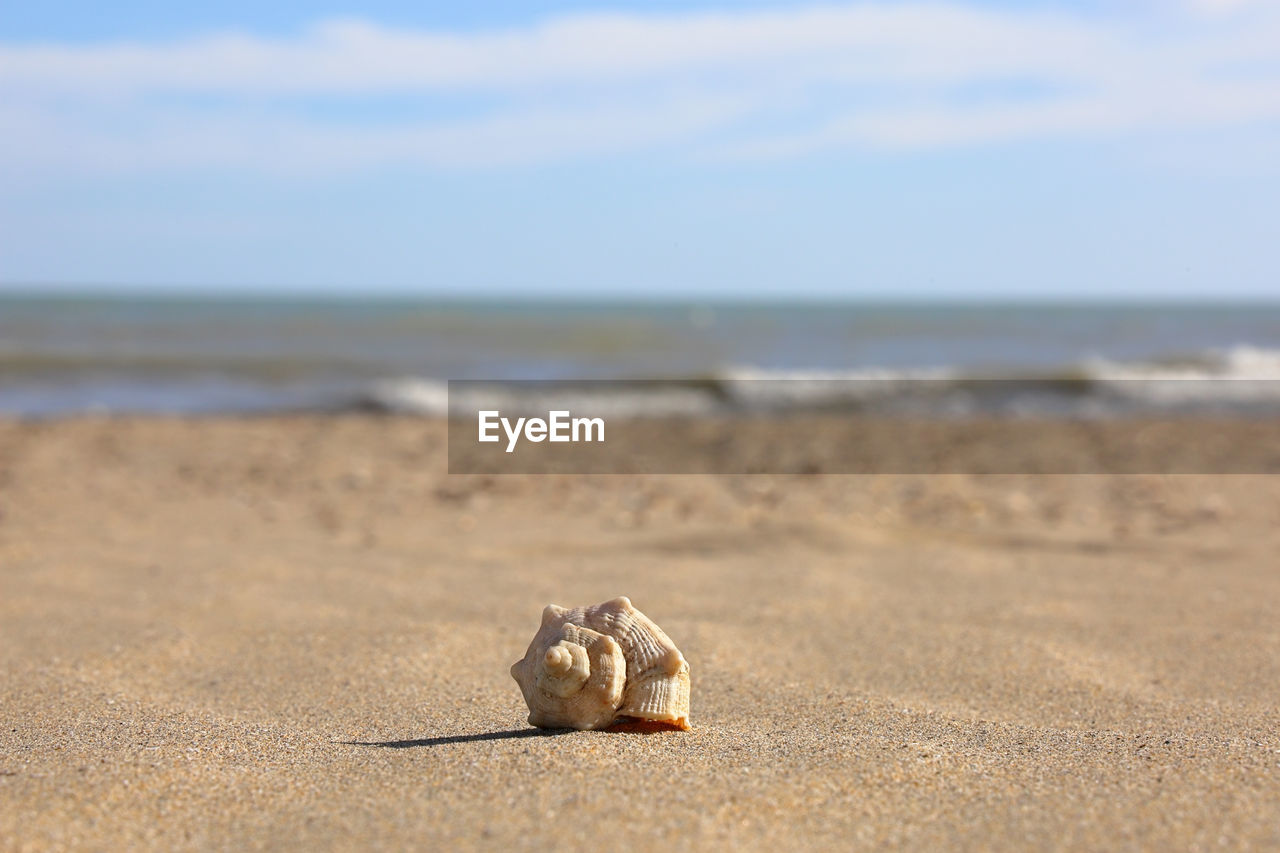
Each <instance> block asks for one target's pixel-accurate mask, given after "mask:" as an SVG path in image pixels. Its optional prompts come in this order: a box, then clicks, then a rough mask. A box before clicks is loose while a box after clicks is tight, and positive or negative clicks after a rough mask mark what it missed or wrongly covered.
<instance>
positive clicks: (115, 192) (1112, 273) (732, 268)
mask: <svg viewBox="0 0 1280 853" xmlns="http://www.w3.org/2000/svg"><path fill="white" fill-rule="evenodd" d="M1277 151H1280V10H1278V9H1277V8H1276V6H1275V4H1274V3H1269V2H1262V0H1257V1H1256V2H1249V0H1187V2H1178V0H1172V2H1160V3H1157V2H1150V3H1145V2H1141V0H1131V2H1119V0H1115V2H1108V0H1098V2H1092V3H1076V4H1062V3H1052V2H1032V3H1014V2H985V3H984V2H977V0H936V2H928V3H902V2H894V3H890V2H880V3H852V4H848V3H833V4H819V5H815V4H797V3H777V2H765V1H764V0H739V2H730V1H729V0H726V1H725V2H720V3H717V4H712V5H703V6H700V5H698V4H693V3H674V2H648V3H644V4H630V5H626V4H622V5H610V6H601V5H598V4H587V3H582V2H567V0H566V1H565V2H557V3H530V2H524V3H514V2H512V3H487V4H448V5H445V4H405V3H396V2H389V0H388V2H381V3H372V4H369V3H366V4H363V5H362V6H361V7H360V8H358V9H357V8H353V7H349V6H345V5H342V4H340V3H338V2H330V3H276V4H261V5H260V4H250V3H242V2H229V3H223V4H218V5H217V6H216V8H213V4H210V7H209V8H204V9H198V8H197V9H191V8H185V7H184V5H183V4H171V3H170V4H160V3H128V2H125V3H115V4H111V9H110V12H109V13H108V12H106V11H103V10H102V9H101V8H100V5H99V4H88V3H45V4H30V3H28V4H17V3H11V2H4V3H3V4H0V181H3V183H4V186H5V187H6V189H5V191H4V193H3V194H0V234H3V236H2V237H0V288H6V289H11V290H13V289H22V290H30V289H33V288H70V289H85V288H89V287H121V286H123V287H131V288H143V289H165V290H173V291H178V292H186V291H196V290H198V291H201V292H228V293H232V292H234V293H244V292H261V291H265V290H275V291H286V292H303V293H313V292H315V293H337V292H341V293H365V292H384V293H400V294H430V295H458V296H463V295H484V294H491V295H507V294H512V295H520V296H539V295H575V296H590V297H611V296H621V297H643V296H685V295H697V296H700V297H713V296H729V297H750V296H778V295H796V296H815V297H850V298H891V297H920V298H933V297H1052V298H1060V297H1070V296H1082V297H1090V298H1095V297H1112V296H1118V297H1179V298H1195V297H1224V296H1238V297H1250V296H1263V297H1274V296H1277V295H1280V261H1278V259H1280V250H1277V248H1276V247H1277V246H1280V157H1278V156H1277V155H1276V153H1275V152H1277Z"/></svg>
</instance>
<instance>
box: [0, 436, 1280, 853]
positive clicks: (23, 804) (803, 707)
mask: <svg viewBox="0 0 1280 853" xmlns="http://www.w3.org/2000/svg"><path fill="white" fill-rule="evenodd" d="M1184 428H1185V429H1187V430H1195V429H1196V428H1197V427H1196V426H1195V425H1194V424H1187V425H1185V427H1184ZM445 458H446V447H445V428H444V424H443V423H441V422H439V421H433V420H429V419H418V418H398V417H376V416H360V415H350V416H334V417H321V416H314V417H312V416H308V417H283V416H277V417H263V418H257V419H251V418H231V417H217V418H206V419H181V418H165V417H140V418H105V417H103V418H73V419H67V420H59V421H47V422H35V421H33V422H21V421H5V422H0V659H2V660H3V666H4V679H3V683H2V685H0V722H2V723H3V725H2V726H0V848H3V849H6V850H45V849H102V850H122V849H166V850H167V849H275V848H291V849H324V848H347V849H405V848H420V849H442V846H443V845H458V846H463V847H485V848H491V849H492V848H497V849H543V850H546V849H552V848H554V849H559V850H578V849H581V850H601V849H610V848H615V847H617V848H622V849H640V850H644V849H681V848H683V847H693V848H702V849H713V848H717V847H722V846H723V845H731V846H732V847H734V848H737V849H779V848H782V849H805V848H815V849H820V848H827V849H831V848H837V847H838V848H857V849H869V848H881V849H900V848H906V849H938V848H940V847H942V848H953V849H954V848H960V849H1007V850H1027V849H1080V850H1097V849H1108V850H1127V849H1132V850H1137V849H1148V850H1211V849H1212V850H1217V849H1254V850H1263V849H1276V848H1280V571H1278V570H1277V562H1276V556H1275V555H1276V554H1277V552H1280V478H1278V477H1274V476H1271V477H1264V476H1247V475H1236V476H1228V475H1216V476H1207V475H1206V476H1192V475H1180V476H1142V475H1130V476H1117V475H1106V474H1096V475H1077V476H1050V475H1040V476H1032V475H999V476H964V475H958V474H957V475H953V476H933V477H926V476H908V475H876V476H830V475H822V474H817V475H796V476H775V475H758V476H721V475H712V474H700V475H696V476H695V475H685V476H681V475H662V476H623V475H617V476H585V475H547V476H523V475H522V476H481V475H475V476H456V475H455V476H452V477H451V476H448V475H447V474H446V467H445ZM616 595H627V596H630V598H631V599H632V600H633V601H634V602H635V604H636V605H637V606H638V607H640V608H641V609H642V610H644V611H645V612H646V613H647V614H648V615H649V616H651V617H652V618H653V619H654V620H656V621H657V622H658V624H660V625H661V626H662V627H663V628H664V629H665V630H666V631H667V633H668V634H670V636H671V637H672V638H673V639H674V640H675V642H676V643H677V644H679V646H680V648H681V649H682V650H683V652H684V654H685V656H686V657H687V658H688V660H689V662H690V665H691V668H692V679H693V696H692V705H693V708H692V723H693V729H692V730H691V731H689V732H687V733H676V732H669V733H658V734H634V733H632V734H628V733H601V732H571V733H551V734H548V733H544V732H541V731H539V730H536V729H532V728H529V727H528V726H527V724H526V722H525V715H526V709H525V707H524V703H523V701H522V699H521V697H520V693H519V691H518V689H517V687H516V685H515V683H514V682H513V681H512V679H511V677H510V675H509V674H508V667H509V666H510V665H511V663H512V662H513V661H514V660H516V659H517V658H518V657H520V656H521V655H522V654H523V652H524V649H525V646H526V644H527V643H528V641H529V639H530V638H531V637H532V636H533V633H534V631H535V630H536V628H537V625H538V619H539V614H540V611H541V609H542V607H543V606H544V605H545V604H548V603H552V602H554V603H558V604H562V605H581V604H590V603H595V602H598V601H603V600H605V599H608V598H611V597H613V596H616Z"/></svg>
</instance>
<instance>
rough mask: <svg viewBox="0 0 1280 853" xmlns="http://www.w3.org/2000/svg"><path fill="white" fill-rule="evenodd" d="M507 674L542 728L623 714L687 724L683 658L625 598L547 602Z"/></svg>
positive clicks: (599, 724)
mask: <svg viewBox="0 0 1280 853" xmlns="http://www.w3.org/2000/svg"><path fill="white" fill-rule="evenodd" d="M511 677H512V678H514V679H515V680H516V683H518V684H519V685H520V692H521V693H523V694H524V701H525V703H526V704H527V705H528V706H529V722H530V724H532V725H535V726H538V727H540V728H547V729H553V728H573V729H603V728H607V727H608V726H610V725H612V724H613V723H614V722H617V721H619V720H620V719H621V718H631V719H635V720H644V721H648V722H652V723H660V724H663V725H665V726H670V727H672V728H678V729H688V728H689V664H688V662H687V661H686V660H685V659H684V655H682V654H680V650H679V649H677V648H676V646H675V643H673V642H671V638H670V637H668V636H667V635H666V634H665V633H663V631H662V629H661V628H659V627H658V626H657V625H655V624H654V623H653V620H651V619H650V618H649V617H648V616H645V615H644V614H643V613H641V612H640V611H639V610H636V608H635V607H634V606H632V604H631V600H630V599H628V598H627V597H626V596H620V597H618V598H615V599H613V600H612V601H606V602H604V603H603V604H596V605H594V606H592V607H575V608H574V609H572V610H570V609H568V608H565V607H557V606H556V605H554V604H550V605H548V606H547V607H546V609H545V610H543V611H542V625H541V626H540V627H539V628H538V633H537V634H536V635H535V636H534V638H533V642H531V643H530V644H529V649H528V651H526V652H525V653H524V657H523V658H521V659H520V660H518V661H516V662H515V663H514V664H513V665H512V667H511Z"/></svg>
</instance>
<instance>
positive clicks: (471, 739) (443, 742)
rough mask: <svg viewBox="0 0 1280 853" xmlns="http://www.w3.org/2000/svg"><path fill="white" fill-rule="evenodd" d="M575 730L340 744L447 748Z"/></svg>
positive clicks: (548, 735) (504, 732)
mask: <svg viewBox="0 0 1280 853" xmlns="http://www.w3.org/2000/svg"><path fill="white" fill-rule="evenodd" d="M572 731H573V729H507V730H506V731H498V732H481V733H479V734H474V735H443V736H441V737H426V738H419V739H417V740H383V741H362V740H344V741H340V743H342V744H344V745H345V746H379V747H383V748H385V749H414V748H417V747H420V746H447V745H448V744H451V743H477V742H479V741H485V740H510V739H512V738H525V737H555V736H556V735H563V734H568V733H570V732H572Z"/></svg>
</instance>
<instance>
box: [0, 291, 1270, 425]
mask: <svg viewBox="0 0 1280 853" xmlns="http://www.w3.org/2000/svg"><path fill="white" fill-rule="evenodd" d="M450 379H467V380H491V381H493V382H496V383H498V384H499V385H501V384H502V383H508V384H509V383H512V382H515V381H518V380H553V381H558V382H573V381H579V380H596V381H598V380H610V381H611V383H612V384H611V386H610V387H611V388H612V391H611V392H610V393H611V397H612V398H613V399H614V401H615V403H616V402H618V399H619V398H620V396H621V397H622V398H625V404H624V405H622V408H624V409H626V410H628V411H637V412H639V413H644V412H653V413H661V411H663V410H665V409H671V408H672V407H674V409H677V410H685V409H687V408H689V407H690V406H692V407H693V408H694V409H696V408H697V407H698V406H699V405H702V404H703V403H705V404H706V405H712V404H713V401H719V404H723V403H724V401H725V400H730V401H732V402H733V403H734V404H735V405H737V406H738V407H745V408H750V407H752V406H757V407H758V406H772V407H777V406H779V405H782V406H786V405H793V404H794V405H800V404H812V403H814V402H815V401H821V402H824V403H827V404H830V403H832V402H843V403H848V404H853V403H858V402H860V401H861V402H865V400H866V399H867V396H868V395H867V393H865V391H864V390H858V389H860V388H861V389H865V388H866V387H867V385H868V383H880V384H877V385H875V386H874V387H875V388H876V389H877V390H876V392H875V394H874V395H873V396H877V397H883V396H884V393H883V389H885V388H887V387H890V386H889V385H887V384H884V383H888V382H897V383H898V386H901V384H902V381H904V380H929V381H930V382H931V383H933V386H931V387H936V386H937V385H938V384H939V383H945V384H947V386H948V387H949V388H952V389H953V390H954V389H963V388H966V387H967V388H969V389H970V390H972V389H973V388H975V387H981V386H975V385H974V382H975V381H976V380H990V379H999V380H1000V381H1001V382H1002V383H1005V384H1003V385H1001V386H999V387H1000V388H1001V389H1002V390H1001V393H1000V394H999V395H984V394H976V395H975V394H973V393H969V396H968V399H970V401H972V400H973V399H977V400H978V401H979V403H981V402H982V401H983V400H985V399H987V398H991V399H995V397H997V396H998V397H999V398H1001V399H1005V398H1007V397H1008V392H1009V389H1012V388H1015V387H1016V388H1019V389H1024V390H1026V389H1030V391H1032V392H1035V391H1036V389H1037V388H1038V387H1040V386H1037V383H1042V382H1044V383H1056V384H1055V385H1052V386H1049V385H1046V386H1043V387H1053V388H1056V389H1058V390H1062V389H1065V388H1067V387H1068V385H1069V387H1070V388H1071V389H1072V392H1071V393H1072V396H1073V397H1076V398H1079V400H1078V401H1077V402H1079V403H1080V405H1082V406H1084V405H1085V404H1087V405H1088V406H1093V407H1094V408H1096V403H1097V400H1098V399H1099V398H1100V397H1101V396H1110V397H1112V398H1119V397H1124V398H1126V399H1129V401H1130V403H1131V404H1141V405H1144V406H1152V407H1157V408H1158V407H1160V406H1161V405H1168V404H1169V401H1170V400H1175V402H1177V403H1178V404H1179V405H1185V404H1186V403H1187V399H1188V398H1189V399H1191V400H1192V402H1193V403H1195V405H1207V404H1209V403H1213V404H1214V405H1226V404H1232V400H1236V402H1239V400H1246V401H1247V402H1248V403H1249V404H1250V405H1256V404H1257V403H1258V402H1259V401H1260V400H1262V401H1268V402H1269V404H1270V402H1274V404H1275V406H1276V407H1277V408H1280V393H1275V394H1273V389H1275V388H1280V382H1276V381H1274V380H1280V303H1276V304H1247V305H1246V304H1238V305H1231V304H1219V305H1210V304H1203V305H1185V304H1184V305H1175V304H1158V303H1150V304H1123V305H1111V304H1108V305H1103V304H1068V305H1042V304H951V305H939V304H923V303H920V304H916V303H910V304H908V303H902V304H892V303H821V304H820V303H791V304H777V303H771V304H746V303H743V304H703V303H693V302H690V303H674V302H673V303H643V304H641V303H637V304H617V303H613V304H593V303H586V302H536V303H534V302H529V303H516V302H481V301H475V302H456V301H454V302H443V301H440V302H429V301H412V300H399V301H396V300H386V299H381V300H364V301H362V300H355V299H344V300H338V299H329V300H322V299H241V300H212V299H209V300H197V299H157V298H137V297H114V298H70V297H62V298H39V297H16V296H0V413H5V414H9V415H27V416H57V415H64V414H72V413H78V412H85V411H95V412H101V411H108V412H170V413H175V412H176V413H212V412H267V411H299V410H303V411H315V410H321V411H337V410H345V409H352V408H374V409H385V410H406V411H423V412H441V411H444V407H445V400H446V386H445V385H444V382H445V380H450ZM1104 379H1115V380H1124V381H1125V383H1126V384H1123V385H1116V384H1114V383H1112V385H1111V386H1110V389H1111V390H1110V392H1109V395H1101V394H1096V393H1092V392H1093V391H1094V390H1096V388H1099V389H1100V388H1102V386H1101V385H1096V383H1095V382H1094V381H1095V380H1104ZM1188 379H1191V380H1198V382H1197V383H1196V384H1195V386H1189V385H1169V383H1168V381H1166V380H1179V381H1182V380H1188ZM1241 379H1244V380H1252V381H1251V383H1250V384H1249V385H1248V386H1247V389H1246V386H1242V385H1239V384H1238V383H1237V382H1236V380H1241ZM618 380H643V381H640V382H627V383H621V382H618ZM671 380H696V382H695V383H692V384H689V383H683V384H682V383H678V382H677V383H671V382H670V381H671ZM1015 380H1016V383H1015ZM1084 380H1088V381H1084ZM1157 380H1158V381H1157ZM851 382H855V383H856V382H860V383H862V384H861V385H856V384H853V385H851V384H850V383H851ZM898 386H894V387H898ZM1095 386H1096V388H1095ZM583 387H584V388H591V389H596V390H597V391H598V389H599V388H600V387H601V386H600V384H599V383H598V382H590V383H587V384H585V385H584V386H583ZM915 387H919V386H915ZM1192 387H1194V388H1195V390H1194V391H1190V390H1189V389H1190V388H1192ZM690 388H697V389H702V390H703V391H707V389H710V391H707V394H706V396H705V399H703V402H702V403H699V402H698V401H697V400H694V399H692V398H691V397H690V396H689V393H687V392H688V390H689V389H690ZM1117 388H1122V389H1126V390H1124V391H1122V392H1120V393H1117V392H1116V389H1117ZM851 389H853V390H851ZM1170 389H1172V390H1170ZM1179 389H1181V390H1179ZM1040 390H1041V391H1043V388H1040ZM1041 396H1043V394H1042V395H1041ZM1237 398H1238V399H1237ZM1273 398H1274V399H1273ZM1162 401H1163V402H1162ZM1073 405H1074V403H1073ZM1057 410H1058V409H1055V411H1057ZM1081 410H1082V411H1083V410H1084V409H1081Z"/></svg>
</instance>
